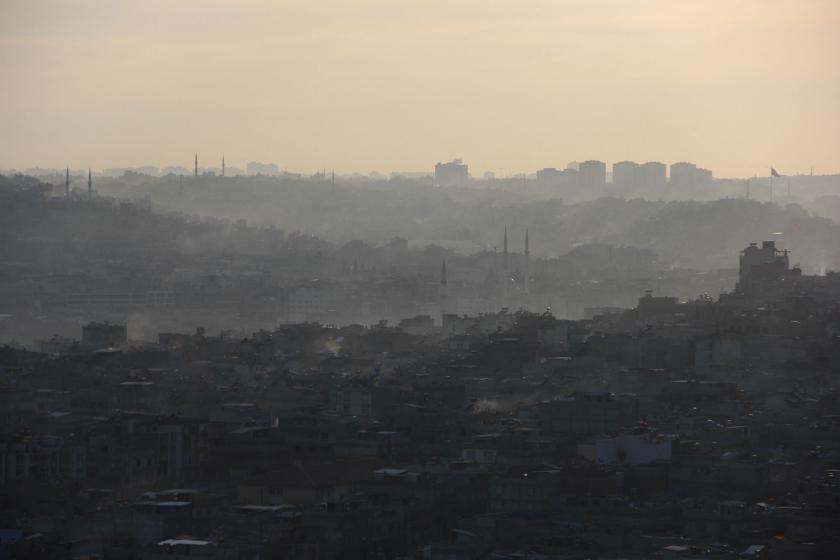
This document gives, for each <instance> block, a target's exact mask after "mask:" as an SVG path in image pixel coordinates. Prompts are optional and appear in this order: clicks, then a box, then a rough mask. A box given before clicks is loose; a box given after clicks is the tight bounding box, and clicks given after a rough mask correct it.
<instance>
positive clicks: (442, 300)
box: [440, 259, 448, 324]
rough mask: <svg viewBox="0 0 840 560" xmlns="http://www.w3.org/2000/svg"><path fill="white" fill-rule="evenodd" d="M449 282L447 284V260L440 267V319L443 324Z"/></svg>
mask: <svg viewBox="0 0 840 560" xmlns="http://www.w3.org/2000/svg"><path fill="white" fill-rule="evenodd" d="M447 295H448V294H447V282H446V259H444V260H443V264H441V267H440V317H441V324H442V323H443V316H444V315H446V296H447Z"/></svg>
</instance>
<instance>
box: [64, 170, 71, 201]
mask: <svg viewBox="0 0 840 560" xmlns="http://www.w3.org/2000/svg"><path fill="white" fill-rule="evenodd" d="M64 192H65V193H66V194H67V196H70V166H69V165H68V166H67V169H66V170H65V172H64Z"/></svg>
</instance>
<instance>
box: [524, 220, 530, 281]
mask: <svg viewBox="0 0 840 560" xmlns="http://www.w3.org/2000/svg"><path fill="white" fill-rule="evenodd" d="M530 293H531V243H530V241H529V239H528V228H525V294H530Z"/></svg>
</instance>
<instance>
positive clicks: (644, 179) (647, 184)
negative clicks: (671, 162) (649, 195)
mask: <svg viewBox="0 0 840 560" xmlns="http://www.w3.org/2000/svg"><path fill="white" fill-rule="evenodd" d="M636 184H637V185H638V186H639V187H641V188H643V189H661V188H663V187H665V185H666V184H668V173H667V168H666V166H665V164H664V163H660V162H658V161H648V162H646V163H643V164H641V165H640V166H639V169H638V170H637V171H636Z"/></svg>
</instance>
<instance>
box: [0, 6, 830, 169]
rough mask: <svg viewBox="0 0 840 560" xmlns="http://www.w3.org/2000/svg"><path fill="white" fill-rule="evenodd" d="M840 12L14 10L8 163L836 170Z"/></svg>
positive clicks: (7, 88)
mask: <svg viewBox="0 0 840 560" xmlns="http://www.w3.org/2000/svg"><path fill="white" fill-rule="evenodd" d="M838 30H840V1H838V0H826V1H816V0H790V1H788V0H778V1H777V0H744V1H738V0H720V1H717V0H706V1H700V0H697V1H682V0H603V1H599V0H544V1H537V0H534V1H528V0H509V1H492V0H442V1H439V0H416V1H402V0H307V1H280V0H236V1H233V0H229V1H214V0H165V1H164V0H96V1H95V0H53V1H44V0H0V168H2V167H16V168H25V167H29V166H34V165H40V166H52V167H63V166H64V165H67V164H69V165H71V166H73V167H88V166H92V167H94V168H101V167H112V166H114V167H116V166H133V165H141V164H154V165H161V166H164V165H184V166H189V165H191V162H192V157H193V153H194V152H196V151H198V152H199V155H200V157H201V159H202V162H201V163H202V164H205V165H208V166H210V165H218V161H219V159H220V158H221V154H222V152H224V153H225V156H226V160H227V163H228V165H230V166H240V167H244V165H245V163H246V162H248V161H251V160H259V161H274V162H277V163H278V164H280V165H281V166H283V167H286V168H288V169H292V170H298V171H304V172H309V171H314V170H318V169H322V168H326V169H331V168H334V169H336V171H339V172H349V171H360V172H368V171H371V170H379V171H383V172H387V171H394V170H408V171H413V170H427V169H431V167H432V166H433V165H434V163H435V162H436V161H442V160H448V159H451V158H453V157H462V158H463V159H464V160H465V161H466V162H467V163H469V164H470V167H471V172H472V173H473V174H474V175H478V174H480V173H481V172H483V171H485V170H492V171H495V172H497V173H498V171H499V170H500V169H503V170H504V174H506V175H507V174H512V173H515V172H521V171H525V170H527V171H533V170H535V169H538V168H541V167H547V166H554V167H558V166H565V164H566V163H567V162H569V161H572V160H583V159H602V160H605V161H607V162H614V161H617V160H622V159H633V160H637V161H646V160H651V159H655V160H660V161H665V162H673V161H678V160H689V161H694V162H696V163H698V164H699V165H702V166H705V167H710V168H712V169H713V170H714V171H715V174H716V175H718V176H736V175H737V176H747V175H753V174H756V173H757V174H766V173H767V169H768V167H769V166H770V165H771V164H772V165H774V166H775V167H776V168H777V169H779V170H780V171H781V172H783V173H793V172H796V171H797V170H798V171H801V172H807V170H808V168H809V166H810V165H814V166H815V169H816V171H817V172H829V171H840V32H838Z"/></svg>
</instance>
